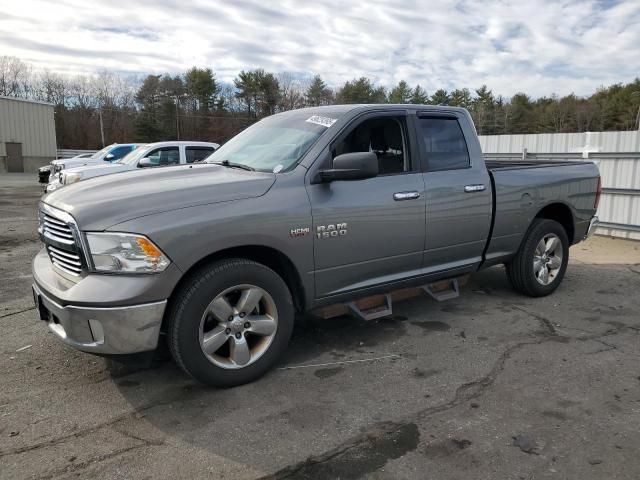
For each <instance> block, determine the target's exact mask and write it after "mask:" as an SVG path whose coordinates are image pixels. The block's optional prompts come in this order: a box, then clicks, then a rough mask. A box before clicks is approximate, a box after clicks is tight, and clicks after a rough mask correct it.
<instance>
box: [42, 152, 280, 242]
mask: <svg viewBox="0 0 640 480" xmlns="http://www.w3.org/2000/svg"><path fill="white" fill-rule="evenodd" d="M275 180H276V175H275V174H273V173H262V172H249V171H246V170H240V169H236V168H228V167H223V166H220V165H212V164H197V165H195V164H194V165H179V166H174V167H158V168H149V169H145V170H139V169H136V170H134V171H130V172H124V173H120V174H118V175H105V176H100V177H95V178H91V179H89V180H84V181H81V182H78V183H74V184H72V185H68V186H66V187H64V188H61V189H59V190H56V191H54V192H52V193H50V194H48V195H46V196H45V197H43V199H42V201H43V202H44V203H47V204H48V205H51V206H52V207H55V208H59V209H61V210H64V211H66V212H69V213H70V214H71V215H73V217H74V218H75V220H76V222H77V223H78V225H79V227H80V229H82V230H105V229H107V228H109V227H111V226H113V225H116V224H118V223H121V222H125V221H127V220H132V219H134V218H137V217H142V216H145V215H152V214H154V213H160V212H166V211H171V210H178V209H181V208H187V207H192V206H196V205H206V204H210V203H218V202H228V201H231V200H241V199H243V198H251V197H259V196H261V195H264V194H265V193H267V191H269V188H271V186H272V185H273V184H274V182H275Z"/></svg>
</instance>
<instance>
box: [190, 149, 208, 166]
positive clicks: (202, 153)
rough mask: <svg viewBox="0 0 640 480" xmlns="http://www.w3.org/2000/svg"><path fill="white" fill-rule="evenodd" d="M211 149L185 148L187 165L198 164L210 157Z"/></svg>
mask: <svg viewBox="0 0 640 480" xmlns="http://www.w3.org/2000/svg"><path fill="white" fill-rule="evenodd" d="M213 151H214V148H213V147H187V148H186V154H187V163H193V162H200V161H202V160H204V159H205V158H207V157H208V156H209V155H211V154H212V153H213Z"/></svg>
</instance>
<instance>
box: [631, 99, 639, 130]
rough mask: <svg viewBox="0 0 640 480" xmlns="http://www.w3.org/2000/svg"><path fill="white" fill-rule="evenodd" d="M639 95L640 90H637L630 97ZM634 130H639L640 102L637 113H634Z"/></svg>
mask: <svg viewBox="0 0 640 480" xmlns="http://www.w3.org/2000/svg"><path fill="white" fill-rule="evenodd" d="M636 95H640V90H637V91H635V92H633V93H632V94H631V96H632V97H635V96H636ZM636 130H640V104H639V105H638V113H637V114H636Z"/></svg>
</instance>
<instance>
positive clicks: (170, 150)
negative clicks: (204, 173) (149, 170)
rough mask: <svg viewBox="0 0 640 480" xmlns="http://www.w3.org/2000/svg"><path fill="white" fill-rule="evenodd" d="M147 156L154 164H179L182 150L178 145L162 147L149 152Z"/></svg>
mask: <svg viewBox="0 0 640 480" xmlns="http://www.w3.org/2000/svg"><path fill="white" fill-rule="evenodd" d="M145 158H148V159H149V161H150V162H151V164H152V165H154V166H165V165H177V164H178V163H180V151H179V149H178V147H161V148H157V149H155V150H152V151H151V152H149V154H147V155H145Z"/></svg>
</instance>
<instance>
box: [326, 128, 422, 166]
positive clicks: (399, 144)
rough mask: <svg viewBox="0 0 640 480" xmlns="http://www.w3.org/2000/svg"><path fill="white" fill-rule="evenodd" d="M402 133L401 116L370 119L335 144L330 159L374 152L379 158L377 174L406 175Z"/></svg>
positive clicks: (405, 155) (407, 163) (406, 158)
mask: <svg viewBox="0 0 640 480" xmlns="http://www.w3.org/2000/svg"><path fill="white" fill-rule="evenodd" d="M404 132H405V128H404V118H403V117H378V118H370V119H368V120H365V121H364V122H362V123H360V124H358V125H357V126H356V127H355V128H354V129H353V130H352V131H351V132H350V133H349V134H348V135H347V136H346V137H345V138H344V139H343V140H342V141H341V142H339V143H338V144H337V145H335V147H334V149H333V151H332V159H333V158H335V157H337V156H338V155H342V154H343V153H353V152H374V153H375V154H376V156H377V157H378V171H379V173H378V175H393V174H398V173H404V172H407V171H409V170H410V166H409V161H408V155H407V153H406V140H405V135H404Z"/></svg>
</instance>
